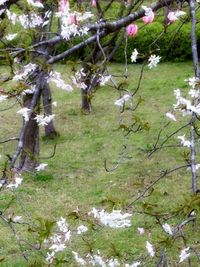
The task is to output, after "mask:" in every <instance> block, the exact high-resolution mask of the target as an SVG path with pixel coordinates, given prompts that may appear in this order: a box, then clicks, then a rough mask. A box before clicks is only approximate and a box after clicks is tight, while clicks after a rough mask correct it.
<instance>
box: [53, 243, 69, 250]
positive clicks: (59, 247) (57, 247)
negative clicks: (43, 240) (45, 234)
mask: <svg viewBox="0 0 200 267" xmlns="http://www.w3.org/2000/svg"><path fill="white" fill-rule="evenodd" d="M49 249H50V250H53V251H54V252H59V251H63V250H65V249H66V245H65V244H63V243H60V244H53V245H52V246H51V247H50V248H49Z"/></svg>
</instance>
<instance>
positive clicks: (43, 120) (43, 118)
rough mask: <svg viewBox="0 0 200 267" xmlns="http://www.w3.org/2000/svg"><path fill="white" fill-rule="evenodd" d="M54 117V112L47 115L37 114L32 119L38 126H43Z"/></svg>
mask: <svg viewBox="0 0 200 267" xmlns="http://www.w3.org/2000/svg"><path fill="white" fill-rule="evenodd" d="M54 117H55V115H54V114H52V115H47V116H45V115H38V114H37V115H36V116H35V118H34V119H35V120H36V122H37V123H38V125H39V126H45V125H48V124H49V123H50V122H51V121H52V120H53V119H54Z"/></svg>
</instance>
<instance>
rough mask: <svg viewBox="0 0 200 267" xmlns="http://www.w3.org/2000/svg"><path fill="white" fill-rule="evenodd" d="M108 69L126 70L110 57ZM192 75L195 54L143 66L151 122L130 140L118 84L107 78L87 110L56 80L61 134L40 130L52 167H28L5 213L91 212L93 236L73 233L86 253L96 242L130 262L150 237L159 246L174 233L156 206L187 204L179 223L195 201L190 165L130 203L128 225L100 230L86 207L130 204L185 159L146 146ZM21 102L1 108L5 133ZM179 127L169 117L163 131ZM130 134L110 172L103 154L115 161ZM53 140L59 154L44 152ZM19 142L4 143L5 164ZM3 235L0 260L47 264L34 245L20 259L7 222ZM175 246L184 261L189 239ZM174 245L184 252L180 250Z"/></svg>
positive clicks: (144, 109)
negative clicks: (30, 171)
mask: <svg viewBox="0 0 200 267" xmlns="http://www.w3.org/2000/svg"><path fill="white" fill-rule="evenodd" d="M56 69H57V70H58V71H60V72H61V73H62V74H63V75H66V76H70V67H69V66H65V65H57V66H56ZM110 69H111V71H112V73H115V74H120V73H121V72H122V70H123V66H122V65H117V64H115V65H111V66H110ZM140 69H141V66H140V65H130V66H128V72H129V77H130V82H129V85H128V88H129V89H130V90H133V89H134V88H135V86H136V84H137V80H138V77H139V74H140ZM2 70H3V68H1V71H2ZM188 77H193V70H192V64H191V63H190V62H187V63H174V64H171V63H170V64H168V63H165V64H164V63H163V64H160V66H159V68H155V69H152V70H148V69H145V73H144V79H143V81H142V84H141V90H140V92H139V94H140V96H141V97H142V99H143V102H142V104H141V106H140V107H139V108H138V110H137V111H135V114H134V115H137V116H139V117H140V118H141V119H142V120H143V121H145V122H148V123H149V125H150V130H149V131H143V132H139V133H136V134H131V135H130V136H128V138H126V139H125V140H124V138H123V135H122V133H121V131H120V130H119V127H118V126H119V125H118V122H119V112H118V108H117V107H116V106H115V105H114V101H115V100H116V99H118V97H119V95H118V93H117V92H116V91H115V90H113V89H112V88H110V87H109V86H105V87H103V88H101V89H99V90H98V91H97V92H96V93H95V95H94V98H93V101H92V102H93V111H92V113H91V114H90V115H87V116H86V115H82V114H81V111H80V92H79V91H78V90H74V92H72V93H66V92H65V91H62V90H59V89H57V88H52V91H53V100H54V101H57V103H58V107H56V108H54V113H55V114H56V120H55V126H56V129H57V130H58V132H59V134H60V135H59V137H58V138H57V139H56V140H45V139H44V138H42V135H43V130H41V162H43V163H48V169H47V170H46V171H43V172H41V173H39V174H37V175H27V174H26V175H24V181H23V184H22V185H21V186H20V187H19V189H17V190H16V198H15V199H14V200H13V201H12V205H11V206H10V207H9V209H8V211H7V213H14V214H16V215H22V216H23V217H24V218H25V220H29V219H30V217H31V218H34V222H35V223H38V221H37V219H38V218H43V219H47V220H49V221H54V222H55V221H56V220H57V219H58V218H59V217H60V216H63V217H66V218H67V220H68V221H69V222H70V225H72V226H73V227H74V228H75V227H76V226H77V225H80V224H84V223H85V222H84V220H85V219H86V223H85V224H86V225H87V226H89V228H90V230H89V232H88V233H86V234H85V238H86V239H87V244H86V243H85V242H84V241H83V240H82V239H81V238H74V239H73V241H72V243H71V247H72V249H73V250H75V251H78V252H79V253H80V254H81V255H85V254H87V253H88V252H89V245H88V244H92V247H93V249H94V251H95V252H96V251H97V250H100V251H101V253H102V255H104V256H105V257H111V256H115V257H116V254H118V256H119V258H126V259H127V262H130V263H131V262H132V261H134V260H135V259H137V258H138V257H140V256H141V254H142V252H144V251H145V242H146V240H149V241H150V242H152V243H153V244H158V251H159V248H160V247H161V244H162V242H167V241H166V240H167V237H168V236H167V235H166V234H164V233H163V231H162V230H161V228H160V227H159V225H158V221H157V220H156V218H155V216H152V215H151V214H153V213H156V212H157V214H158V216H159V213H168V212H171V211H174V210H176V211H177V210H178V209H180V208H181V205H182V206H183V207H184V209H183V210H182V211H181V212H179V213H178V212H177V214H178V215H177V216H176V217H173V218H172V219H171V220H170V221H169V223H171V224H172V225H176V224H177V223H180V222H181V220H182V219H183V218H185V216H186V214H187V213H188V212H189V211H190V210H191V208H192V207H193V204H191V203H190V202H191V199H192V196H191V177H190V173H189V172H185V170H184V171H179V172H177V173H173V175H169V176H167V177H166V178H165V179H163V180H161V182H160V183H159V184H157V185H156V186H154V190H153V191H152V193H151V195H150V196H149V198H145V199H144V200H142V201H139V202H138V203H137V204H136V205H135V206H134V207H132V208H130V209H129V210H128V211H129V212H131V213H133V217H132V226H131V227H130V228H127V229H122V230H111V229H108V228H107V227H98V226H95V229H96V230H95V231H94V230H93V228H92V226H91V224H90V222H89V221H88V216H87V213H88V211H90V210H91V208H92V207H96V208H98V209H101V208H105V209H106V210H112V209H113V208H114V209H125V208H126V207H127V205H128V204H129V203H130V202H131V201H132V200H133V199H134V198H135V197H137V196H138V194H139V193H141V192H142V191H143V190H144V188H145V187H146V186H147V185H148V184H149V183H151V182H152V181H153V180H154V179H155V178H156V177H158V175H159V173H160V171H161V170H163V169H170V168H171V167H173V166H178V165H180V164H182V163H181V162H182V160H183V155H182V152H183V149H173V150H163V151H162V152H161V151H160V152H158V153H157V154H155V155H154V156H153V157H152V158H150V159H148V158H147V156H146V153H145V152H144V150H145V149H146V148H147V145H148V144H149V145H150V144H152V143H154V142H155V140H156V136H157V133H158V131H159V129H160V128H161V127H163V126H164V124H165V123H166V122H167V119H166V118H165V115H164V114H165V113H166V112H167V111H168V110H169V109H170V108H171V107H172V104H173V103H175V99H174V96H173V90H174V89H176V88H177V87H179V88H183V90H185V92H186V90H187V88H186V87H187V86H186V83H185V82H184V79H186V78H188ZM11 101H12V100H10V102H11ZM9 104H10V103H9ZM4 105H7V104H3V103H1V106H4ZM18 109H19V107H18V106H14V107H13V108H12V109H11V110H8V111H4V112H1V125H0V128H1V139H4V138H7V137H12V136H17V135H18V132H19V129H20V125H21V122H20V121H19V119H18V115H16V114H15V113H16V111H17V110H18ZM132 116H133V114H132V113H131V112H129V111H128V110H126V111H125V112H124V114H122V120H123V121H124V122H125V123H126V124H130V123H131V120H132ZM176 127H177V126H176V124H175V123H171V124H170V126H169V128H168V129H167V130H165V131H164V135H165V136H166V135H167V134H168V133H169V132H170V131H171V130H173V129H175V128H176ZM183 133H184V132H183ZM181 134H182V133H181ZM174 140H176V138H175V139H174ZM124 142H125V143H126V144H127V150H126V153H125V156H124V159H123V161H122V162H121V163H120V164H119V167H118V168H117V169H116V170H115V171H113V172H106V171H105V168H104V160H105V159H106V160H107V167H108V168H110V169H112V168H113V167H114V166H116V164H117V163H118V160H119V156H120V153H121V151H122V146H123V144H124ZM55 143H56V144H57V149H56V154H55V156H54V157H53V158H51V159H48V160H47V159H42V158H45V157H48V155H50V154H51V153H52V151H53V146H54V144H55ZM14 148H15V143H14V142H12V143H6V144H3V145H1V146H0V154H1V155H2V157H1V159H0V161H1V165H2V164H3V161H4V159H5V157H4V155H5V154H10V155H12V153H13V151H14ZM0 198H1V201H0V205H1V209H0V210H2V209H4V208H5V207H6V204H7V203H8V201H11V195H10V194H9V193H1V196H0ZM196 206H198V204H197V205H196ZM75 209H78V210H79V211H80V217H79V218H78V219H76V220H75V219H74V217H73V216H72V214H73V211H74V210H75ZM198 220H199V219H198ZM137 227H144V228H145V229H146V233H145V235H142V236H141V235H139V234H138V232H137ZM25 228H26V227H25ZM195 230H196V231H197V229H195ZM18 231H19V235H20V236H21V237H22V238H23V239H25V240H27V239H28V240H29V241H30V242H32V243H34V242H35V240H36V239H37V233H31V232H28V233H27V231H25V229H21V228H20V227H18ZM186 232H188V234H189V235H190V238H189V241H188V242H190V241H191V242H196V241H198V238H197V236H198V234H199V233H198V232H199V230H198V231H197V234H196V236H192V235H191V226H187V227H186ZM0 236H1V238H0V259H1V257H3V258H4V260H3V261H2V263H1V265H2V266H44V262H43V260H42V257H41V255H40V253H31V252H30V255H31V256H30V258H31V262H32V265H31V263H26V262H25V261H24V260H23V259H22V257H21V256H20V252H19V247H18V246H17V243H16V240H15V239H14V238H13V235H12V232H11V231H10V229H9V228H8V227H7V225H6V224H4V223H3V222H2V223H1V228H0ZM34 238H35V240H34ZM24 245H25V244H24ZM25 246H26V245H25ZM197 246H198V245H197ZM174 247H175V248H174ZM174 247H173V248H172V247H170V245H169V248H168V254H169V258H170V264H171V265H170V266H179V265H178V264H177V262H178V261H179V259H178V253H179V251H180V249H181V248H183V244H182V243H181V242H179V241H177V243H176V246H174ZM176 251H178V252H177V253H175V252H176ZM65 255H67V256H66V259H67V261H68V262H67V265H66V263H65V264H64V265H63V266H76V265H75V263H74V261H73V260H72V255H71V253H70V249H68V250H67V252H66V254H65ZM154 263H155V260H151V259H149V262H148V263H147V265H145V266H154ZM195 263H196V262H195V261H194V264H195ZM181 266H184V264H183V265H181ZM194 266H197V265H194Z"/></svg>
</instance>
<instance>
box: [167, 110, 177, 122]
mask: <svg viewBox="0 0 200 267" xmlns="http://www.w3.org/2000/svg"><path fill="white" fill-rule="evenodd" d="M165 115H166V117H167V118H169V119H170V120H173V121H176V117H175V116H174V114H172V113H170V112H167V113H165Z"/></svg>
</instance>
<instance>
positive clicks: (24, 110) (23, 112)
mask: <svg viewBox="0 0 200 267" xmlns="http://www.w3.org/2000/svg"><path fill="white" fill-rule="evenodd" d="M30 113H31V109H29V108H21V109H20V110H18V111H17V114H20V115H22V117H23V118H24V120H25V122H27V121H29V115H30Z"/></svg>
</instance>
